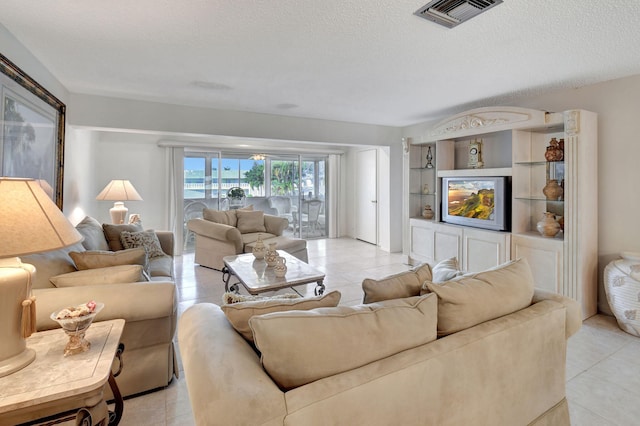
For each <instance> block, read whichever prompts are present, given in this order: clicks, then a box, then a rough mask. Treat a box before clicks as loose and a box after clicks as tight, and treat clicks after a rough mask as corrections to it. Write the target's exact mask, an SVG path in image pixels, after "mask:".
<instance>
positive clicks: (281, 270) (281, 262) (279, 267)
mask: <svg viewBox="0 0 640 426" xmlns="http://www.w3.org/2000/svg"><path fill="white" fill-rule="evenodd" d="M273 272H274V273H275V274H276V277H278V278H282V277H284V276H285V275H286V274H287V259H285V258H284V257H282V256H278V259H277V260H276V266H274V267H273Z"/></svg>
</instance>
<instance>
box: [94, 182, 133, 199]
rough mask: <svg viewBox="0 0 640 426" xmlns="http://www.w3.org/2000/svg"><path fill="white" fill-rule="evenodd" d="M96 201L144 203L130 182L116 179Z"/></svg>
mask: <svg viewBox="0 0 640 426" xmlns="http://www.w3.org/2000/svg"><path fill="white" fill-rule="evenodd" d="M96 200H100V201H103V200H104V201H142V197H141V196H140V194H138V191H136V189H135V188H134V187H133V185H131V182H129V181H128V180H117V179H114V180H112V181H111V182H109V183H108V184H107V186H105V187H104V189H103V190H102V191H101V192H100V193H99V194H98V196H97V197H96Z"/></svg>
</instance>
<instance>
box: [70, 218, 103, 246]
mask: <svg viewBox="0 0 640 426" xmlns="http://www.w3.org/2000/svg"><path fill="white" fill-rule="evenodd" d="M76 230H77V231H78V232H79V233H80V235H82V236H83V237H84V239H83V240H82V246H83V247H84V248H85V249H87V250H109V243H108V242H107V239H106V238H105V236H104V231H103V230H102V225H100V222H98V221H97V220H95V219H94V218H92V217H89V216H86V217H85V218H84V219H82V221H81V222H80V223H79V224H77V225H76Z"/></svg>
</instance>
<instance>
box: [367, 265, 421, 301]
mask: <svg viewBox="0 0 640 426" xmlns="http://www.w3.org/2000/svg"><path fill="white" fill-rule="evenodd" d="M427 280H431V267H430V266H429V264H428V263H424V264H422V265H418V266H416V267H415V268H413V269H411V270H409V271H405V272H400V273H399V274H395V275H390V276H388V277H386V278H383V279H381V280H374V279H371V278H365V279H364V280H363V281H362V290H363V291H364V300H363V303H375V302H380V301H382V300H389V299H401V298H404V297H411V296H418V295H420V289H421V288H422V283H423V282H425V281H427Z"/></svg>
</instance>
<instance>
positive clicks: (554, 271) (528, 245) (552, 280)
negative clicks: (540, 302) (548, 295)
mask: <svg viewBox="0 0 640 426" xmlns="http://www.w3.org/2000/svg"><path fill="white" fill-rule="evenodd" d="M511 241H512V247H511V253H512V257H513V258H514V259H517V258H520V257H522V258H525V259H527V261H528V262H529V266H530V267H531V272H532V273H533V280H534V282H535V286H536V288H540V289H542V290H548V291H552V292H555V293H560V294H562V288H563V285H562V282H563V270H564V269H563V259H564V256H563V245H562V244H563V242H562V240H558V239H555V238H547V239H545V238H539V237H528V236H526V235H517V234H513V235H512V236H511Z"/></svg>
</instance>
